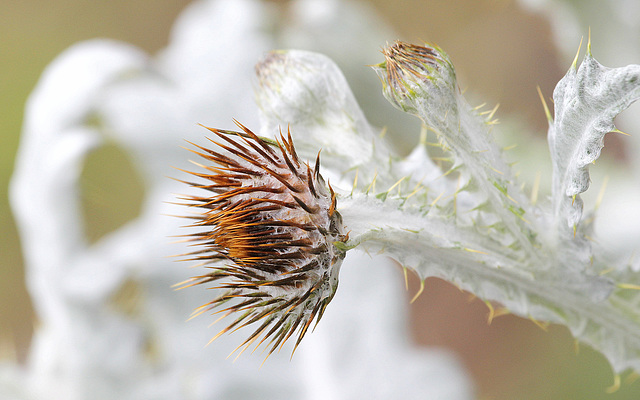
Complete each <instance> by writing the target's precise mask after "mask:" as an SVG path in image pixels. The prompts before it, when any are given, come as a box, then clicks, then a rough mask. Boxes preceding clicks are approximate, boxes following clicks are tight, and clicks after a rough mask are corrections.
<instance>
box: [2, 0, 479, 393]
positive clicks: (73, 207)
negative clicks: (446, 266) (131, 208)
mask: <svg viewBox="0 0 640 400" xmlns="http://www.w3.org/2000/svg"><path fill="white" fill-rule="evenodd" d="M318 10H321V11H322V12H321V13H319V12H318ZM281 12H286V13H288V16H287V18H285V19H283V18H280V17H281V16H280V15H279V13H281ZM363 15H366V16H367V18H369V22H368V23H367V24H364V23H363V24H360V23H358V24H351V23H349V24H345V23H344V21H345V20H347V21H362V20H363ZM381 25H382V24H381V23H380V21H379V20H376V19H375V17H374V16H372V15H371V12H370V10H368V9H366V8H363V7H361V6H360V5H358V4H356V3H353V2H345V3H343V2H340V1H329V2H325V1H312V0H308V1H300V2H296V3H294V5H293V6H292V7H291V8H290V9H288V10H284V11H283V10H278V9H276V8H274V7H273V6H272V5H267V4H264V3H261V2H258V1H250V0H242V1H237V0H233V1H231V0H219V1H214V0H211V1H198V2H195V3H193V4H192V5H191V6H190V7H188V8H187V9H186V10H185V11H184V12H183V13H182V15H181V16H180V18H179V19H178V21H177V22H176V25H175V28H174V31H173V33H172V38H171V43H170V44H169V46H168V47H167V48H166V49H165V50H164V51H163V52H161V53H160V54H159V55H158V56H155V57H149V56H148V55H146V54H144V53H142V52H141V51H139V50H138V49H136V48H133V47H131V46H129V45H126V44H123V43H116V42H112V41H106V40H94V41H89V42H85V43H80V44H78V45H75V46H74V47H72V48H70V49H69V50H67V51H66V52H64V53H63V54H62V55H60V56H59V57H58V58H57V59H56V60H55V61H54V62H53V63H52V64H51V65H50V66H49V67H48V68H47V70H46V71H45V72H44V74H43V76H42V78H41V80H40V82H39V84H38V86H37V88H36V89H35V91H34V92H33V94H32V95H31V97H30V99H29V102H28V105H27V110H26V117H25V123H24V128H23V135H22V139H21V144H20V150H19V154H18V158H17V160H18V161H17V165H16V170H15V175H14V177H13V180H12V185H11V203H12V206H13V209H14V213H15V216H16V221H17V223H18V225H19V229H20V233H21V237H22V243H23V249H24V254H25V258H26V265H27V271H26V279H27V284H28V288H29V291H30V293H31V296H32V299H33V304H34V307H35V309H36V313H37V315H38V326H37V328H36V332H35V335H34V338H33V342H32V347H31V349H30V353H29V358H28V361H27V363H26V365H25V366H16V365H12V364H10V363H5V364H2V365H1V366H0V394H1V395H3V396H5V397H6V398H15V399H62V398H64V399H70V400H74V399H78V400H80V399H88V398H91V399H116V398H117V399H247V398H257V397H259V398H261V399H285V398H295V399H326V398H332V399H352V398H367V399H375V398H380V399H389V398H398V399H402V398H429V399H461V400H462V399H469V398H471V397H472V390H471V385H470V383H469V381H468V380H467V378H466V377H465V374H464V373H463V372H462V371H461V369H460V367H459V366H458V364H457V363H456V361H455V360H454V359H453V358H452V357H451V356H450V355H448V354H446V353H443V352H437V351H427V350H424V349H418V348H415V347H413V346H411V344H410V343H409V342H410V341H409V338H408V332H407V316H406V306H407V304H406V303H407V301H406V296H405V294H404V293H403V291H404V289H403V284H402V274H401V273H400V272H399V271H398V270H397V268H393V267H392V266H391V265H389V264H390V262H389V261H387V260H385V259H383V258H369V257H365V256H362V255H360V256H358V255H357V254H350V255H349V257H348V258H347V259H346V260H345V262H344V264H343V267H342V277H341V283H340V289H339V290H338V293H337V295H336V297H335V298H334V301H333V303H332V305H331V306H330V307H329V309H328V310H327V312H326V314H325V317H324V318H323V321H322V323H321V324H320V325H319V326H318V328H317V329H316V331H315V333H313V334H312V335H309V336H308V337H307V339H306V340H305V342H304V343H303V344H302V346H301V347H300V348H299V349H298V352H297V353H296V356H295V357H294V358H293V360H292V361H289V357H288V354H287V353H285V352H283V354H281V355H274V356H272V357H271V358H270V359H269V361H268V362H267V363H266V364H265V365H264V366H263V367H262V368H261V369H258V366H259V365H260V362H261V360H262V357H259V356H256V355H253V356H251V355H245V356H243V357H241V358H240V359H239V360H238V361H237V362H235V363H231V361H230V360H224V358H225V356H226V355H227V354H229V353H230V352H231V350H232V349H233V348H234V346H235V345H237V340H234V339H237V338H236V337H235V335H234V336H231V337H230V338H229V337H222V338H220V339H218V340H217V341H216V342H215V343H214V344H212V345H210V346H208V347H205V344H206V343H207V342H208V340H209V338H210V337H211V336H213V334H215V332H216V331H215V330H214V329H209V328H208V324H209V323H210V322H211V321H212V319H211V318H207V317H199V318H196V319H194V320H191V321H188V322H186V321H185V320H186V318H187V317H188V315H189V314H190V312H191V311H192V310H193V309H194V308H195V307H197V306H199V305H201V304H203V303H205V302H206V301H207V300H208V299H209V298H210V297H211V296H213V294H212V293H210V292H209V291H206V290H183V291H178V292H174V291H172V290H171V288H170V287H171V285H172V284H174V283H176V282H180V281H182V280H184V279H186V278H187V277H189V276H190V275H192V273H191V271H189V270H188V269H187V268H186V266H185V265H181V264H176V263H175V262H174V261H172V260H171V259H168V258H167V256H168V255H171V254H177V253H182V252H184V251H185V250H184V249H183V248H182V245H179V244H171V245H169V244H168V242H169V241H170V239H168V237H169V236H171V235H175V234H176V233H180V227H179V226H180V225H181V223H182V222H181V221H180V220H178V219H176V218H172V217H167V216H166V215H171V214H179V213H181V210H176V209H175V206H174V205H172V204H169V203H168V202H169V201H172V200H174V198H175V197H174V193H179V192H184V190H186V189H185V187H184V186H183V185H181V184H179V183H176V182H174V181H172V180H170V179H168V178H167V176H175V174H176V172H175V170H172V169H171V167H172V166H173V167H185V166H186V165H187V163H186V159H187V158H188V155H187V152H186V151H184V150H183V149H181V148H180V146H181V145H183V144H184V142H183V139H188V140H192V141H194V142H203V139H202V137H203V133H204V132H203V129H202V128H199V127H197V126H196V123H198V122H199V123H203V124H208V125H212V126H216V127H221V126H220V125H221V124H230V123H231V118H237V119H239V120H241V121H243V122H244V123H245V124H246V125H247V126H249V127H252V126H256V125H257V119H256V115H257V111H256V109H255V106H254V101H253V93H252V82H253V81H252V77H253V71H252V69H253V65H254V64H255V62H256V60H258V59H259V58H260V57H261V55H262V54H263V53H264V52H265V51H267V50H270V49H272V48H279V47H288V46H289V45H290V44H292V43H293V44H296V45H299V46H309V47H311V43H312V41H311V40H310V39H311V38H312V39H313V44H314V46H318V48H321V50H322V51H324V52H328V53H330V55H334V56H336V57H337V58H338V59H339V60H340V62H341V63H342V64H344V65H348V66H350V68H351V70H352V71H356V70H358V74H361V73H360V71H361V70H362V69H358V68H360V66H362V65H364V64H367V63H370V60H371V58H370V57H372V55H375V54H376V51H377V49H378V48H379V46H380V45H381V44H382V43H383V42H384V40H386V39H387V38H388V37H389V36H388V34H387V33H386V29H385V28H382V29H381ZM369 27H373V29H370V28H369ZM345 37H349V38H354V37H357V38H360V40H358V41H344V40H343V38H345ZM305 38H307V39H306V40H307V41H305ZM336 43H340V46H335V44H336ZM344 49H347V50H344ZM332 51H335V52H337V53H335V54H331V52H332ZM354 66H355V67H354ZM362 75H364V74H362ZM371 75H372V78H371V81H372V82H374V83H375V82H377V78H375V77H374V76H373V75H374V74H371ZM361 79H362V78H359V79H357V80H356V81H359V80H361ZM367 90H369V91H374V90H375V91H376V92H377V91H378V89H377V86H374V85H366V86H365V90H364V92H361V95H363V96H364V97H369V96H368V94H367V93H368V92H367ZM376 102H377V103H378V104H381V102H382V100H381V101H380V102H378V101H377V100H371V101H370V102H369V103H370V105H371V106H372V107H373V106H374V105H375V104H376ZM376 110H377V109H375V108H371V109H370V110H368V111H369V112H371V113H376V112H377V111H376ZM105 140H109V141H115V142H116V143H117V144H118V145H120V146H122V147H123V148H124V149H125V150H126V151H127V152H128V154H129V156H130V157H131V159H132V160H133V162H134V165H135V167H136V168H137V170H138V173H139V174H140V175H141V176H142V178H143V180H144V182H145V185H146V186H145V194H146V198H145V200H144V204H143V207H142V211H141V215H140V216H139V217H138V218H136V219H135V220H133V221H131V222H130V223H129V224H127V225H126V226H124V227H122V228H121V229H118V230H117V231H115V232H112V233H111V234H109V235H108V236H106V237H104V238H102V239H101V240H100V241H99V242H97V243H95V244H93V245H89V244H88V243H87V239H86V236H85V232H84V228H83V221H82V218H81V212H80V209H81V208H80V198H79V182H78V179H79V175H80V173H81V170H82V166H83V162H84V160H85V158H86V157H87V155H88V154H89V152H90V151H91V150H92V149H93V148H95V147H96V146H100V144H101V143H102V142H103V141H105ZM122 291H129V292H130V293H132V294H130V295H129V298H128V301H130V302H132V303H133V305H134V307H133V310H134V311H133V312H125V311H124V310H123V309H122V307H121V306H119V305H118V302H117V297H118V296H119V293H121V292H122ZM239 335H242V333H240V334H239Z"/></svg>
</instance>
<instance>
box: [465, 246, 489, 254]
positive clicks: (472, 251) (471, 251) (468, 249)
mask: <svg viewBox="0 0 640 400" xmlns="http://www.w3.org/2000/svg"><path fill="white" fill-rule="evenodd" d="M462 250H464V251H468V252H469V253H478V254H484V255H488V254H489V253H486V252H484V251H480V250H474V249H470V248H468V247H463V248H462Z"/></svg>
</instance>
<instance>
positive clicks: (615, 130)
mask: <svg viewBox="0 0 640 400" xmlns="http://www.w3.org/2000/svg"><path fill="white" fill-rule="evenodd" d="M611 132H613V133H620V134H622V135H625V136H631V135H630V134H628V133H627V132H622V131H621V130H620V129H618V128H615V129H614V130H612V131H611Z"/></svg>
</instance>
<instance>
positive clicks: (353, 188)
mask: <svg viewBox="0 0 640 400" xmlns="http://www.w3.org/2000/svg"><path fill="white" fill-rule="evenodd" d="M357 187H358V169H357V168H356V176H355V177H354V178H353V187H352V188H351V194H353V192H354V190H356V188H357Z"/></svg>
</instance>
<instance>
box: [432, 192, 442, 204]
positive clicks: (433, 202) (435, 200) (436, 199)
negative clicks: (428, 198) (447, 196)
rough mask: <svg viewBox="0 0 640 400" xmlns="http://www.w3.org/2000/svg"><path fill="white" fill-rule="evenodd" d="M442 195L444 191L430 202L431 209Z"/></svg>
mask: <svg viewBox="0 0 640 400" xmlns="http://www.w3.org/2000/svg"><path fill="white" fill-rule="evenodd" d="M443 195H444V191H443V192H442V193H440V194H439V195H438V197H436V198H435V199H434V200H433V201H432V202H431V207H433V206H435V205H436V203H437V202H438V200H440V198H441V197H442V196H443Z"/></svg>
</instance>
